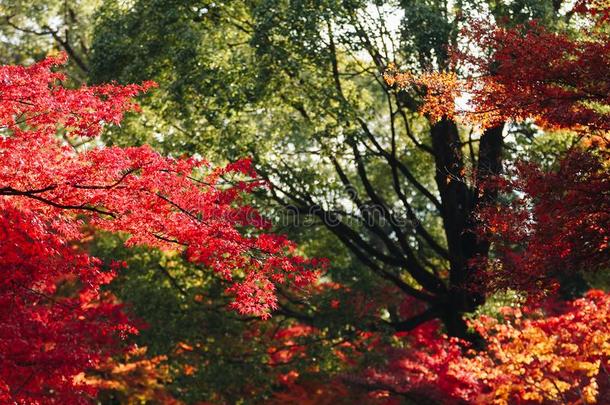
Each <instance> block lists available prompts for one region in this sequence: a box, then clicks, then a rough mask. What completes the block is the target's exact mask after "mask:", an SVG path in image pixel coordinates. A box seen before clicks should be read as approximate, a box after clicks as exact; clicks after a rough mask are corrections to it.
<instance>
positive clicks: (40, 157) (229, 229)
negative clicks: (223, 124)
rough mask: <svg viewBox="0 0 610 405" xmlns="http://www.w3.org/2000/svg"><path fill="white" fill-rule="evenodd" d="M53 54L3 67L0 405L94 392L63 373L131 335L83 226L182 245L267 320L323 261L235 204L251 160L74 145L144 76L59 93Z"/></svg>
mask: <svg viewBox="0 0 610 405" xmlns="http://www.w3.org/2000/svg"><path fill="white" fill-rule="evenodd" d="M64 62H65V57H64V56H60V57H56V58H48V59H46V60H44V61H42V62H40V63H37V64H34V65H32V66H29V67H23V66H2V67H0V131H1V132H0V213H1V218H0V232H1V233H2V238H1V241H0V270H1V271H2V272H3V277H2V282H1V283H0V302H2V304H3V305H2V307H1V308H2V309H1V310H0V318H2V321H1V322H0V357H1V358H2V361H0V399H1V400H2V401H3V402H4V401H9V399H10V400H12V401H17V402H19V403H21V402H23V403H54V401H57V403H62V404H66V403H72V402H74V403H78V402H81V401H84V400H85V399H84V398H85V397H84V396H83V394H84V393H85V392H89V393H92V392H93V389H92V388H91V387H87V386H85V385H83V384H81V383H78V382H76V381H75V380H74V378H73V377H74V376H75V375H77V374H78V373H80V372H81V371H84V370H86V369H87V368H89V367H92V366H95V365H96V364H98V363H99V362H100V360H102V359H104V358H105V357H107V356H108V355H110V354H112V348H113V347H114V346H115V345H116V343H117V337H118V336H119V335H120V334H122V333H124V332H128V333H133V332H134V331H135V329H134V328H133V327H132V326H130V324H129V322H128V321H127V319H125V317H124V315H122V313H121V311H120V307H119V306H118V305H116V304H115V303H113V302H112V300H111V298H110V297H107V295H106V294H103V293H101V292H100V286H101V285H103V284H106V283H108V282H109V281H110V280H111V279H112V278H113V273H112V272H109V271H104V270H102V266H101V263H99V261H98V260H97V259H95V258H92V257H90V256H88V255H87V254H85V253H83V252H81V251H79V249H78V248H77V247H75V246H74V245H75V244H77V242H78V241H79V240H80V239H82V238H83V226H84V225H85V224H86V225H88V226H93V227H95V228H98V229H104V230H109V231H114V232H125V233H128V234H129V240H128V243H130V244H144V245H148V246H152V247H158V248H162V249H174V250H180V251H182V252H183V254H184V255H185V256H186V257H187V258H188V259H189V260H191V261H193V262H195V263H198V264H200V265H202V266H204V267H206V268H209V269H211V270H212V271H214V272H216V273H217V274H218V275H219V276H220V277H223V278H224V279H226V280H228V281H229V282H230V287H229V288H228V290H227V291H228V292H229V293H232V294H234V295H235V297H236V298H235V301H234V303H233V304H232V307H233V308H235V309H236V310H237V311H239V312H241V313H244V314H246V313H247V314H253V315H258V316H263V317H266V316H269V313H270V311H271V310H273V309H274V308H275V306H276V300H277V299H276V296H275V294H274V286H275V284H278V283H281V284H290V285H296V286H304V285H306V284H308V283H310V282H311V281H312V280H313V279H314V277H315V268H316V267H317V266H318V265H320V264H321V262H320V261H316V260H306V259H304V258H302V257H300V256H297V255H295V254H294V245H293V244H292V243H291V242H289V241H288V240H286V238H284V237H283V236H278V235H273V234H268V233H262V232H261V231H262V230H264V229H265V228H267V227H268V223H267V221H265V220H264V219H263V218H262V217H261V216H260V215H259V214H258V213H257V211H256V210H255V209H254V208H252V207H250V206H248V205H246V204H244V203H243V201H242V200H241V198H242V195H243V194H244V193H247V192H249V191H251V190H252V189H253V188H254V187H257V186H259V185H260V183H259V182H257V181H255V179H254V180H253V179H252V177H253V176H255V173H254V171H253V169H252V166H251V162H250V161H249V160H241V161H238V162H235V163H233V164H230V165H228V166H226V167H224V168H213V167H211V166H210V165H209V164H208V163H206V162H204V161H198V160H195V159H174V158H170V157H164V156H161V155H159V154H158V153H156V152H154V151H153V150H152V149H150V148H149V147H134V148H116V147H110V148H105V147H102V146H98V147H93V148H88V149H86V150H84V151H79V150H78V148H74V147H73V146H72V144H71V143H70V142H71V141H74V140H75V139H80V140H83V139H84V140H90V142H89V143H96V142H97V141H96V140H95V139H94V138H95V137H96V136H97V135H98V134H99V133H100V131H101V130H102V129H103V128H104V127H105V126H107V125H111V124H118V123H119V122H120V120H121V119H122V117H123V114H124V113H125V112H127V111H130V110H134V109H137V106H136V105H135V104H134V103H133V101H132V98H133V97H134V96H135V95H136V94H138V93H140V92H143V91H146V90H147V89H148V88H150V87H151V86H152V84H151V83H145V84H143V85H130V86H115V85H103V86H91V87H87V86H84V87H81V88H78V89H67V88H65V87H63V86H62V85H61V80H62V79H63V76H62V75H61V74H59V73H56V72H54V71H53V67H54V66H56V65H58V64H62V63H64ZM235 182H236V183H235ZM322 264H323V263H322ZM62 286H63V287H62ZM66 286H67V287H66ZM68 287H70V288H68ZM64 290H66V291H67V292H66V291H64Z"/></svg>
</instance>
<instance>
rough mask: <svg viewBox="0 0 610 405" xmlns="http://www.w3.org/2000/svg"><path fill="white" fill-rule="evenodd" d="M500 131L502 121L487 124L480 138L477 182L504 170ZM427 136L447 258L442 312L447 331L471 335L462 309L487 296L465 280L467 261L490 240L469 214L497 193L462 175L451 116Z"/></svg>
mask: <svg viewBox="0 0 610 405" xmlns="http://www.w3.org/2000/svg"><path fill="white" fill-rule="evenodd" d="M502 131H503V125H500V126H497V127H494V128H490V129H488V130H486V131H485V132H484V134H483V135H482V137H481V139H480V144H479V158H478V165H477V172H476V181H477V184H480V183H481V181H484V180H485V179H487V178H488V177H489V176H494V175H497V174H499V173H500V172H501V170H502V144H503V138H502ZM431 136H432V148H433V151H434V157H435V165H436V175H435V179H436V184H437V187H438V190H439V194H440V197H441V203H442V212H441V215H442V218H443V226H444V229H445V236H446V238H447V246H448V249H449V259H450V269H449V270H450V276H449V288H448V292H447V296H445V297H439V300H441V301H442V302H441V308H443V311H442V313H441V316H440V317H441V319H442V321H443V323H444V325H445V327H446V329H447V333H448V334H449V335H451V336H456V337H460V338H467V339H472V336H468V333H467V327H466V323H465V321H464V319H463V315H464V313H466V312H471V311H473V310H475V309H476V308H477V307H478V306H480V305H482V304H483V303H484V302H485V298H484V296H483V295H482V294H480V293H477V292H474V291H473V290H472V288H471V286H470V285H469V283H472V282H473V280H471V279H470V276H471V275H472V269H471V267H470V265H469V262H470V260H471V259H473V258H474V257H476V256H479V255H482V256H485V255H487V253H488V251H489V243H488V242H487V241H485V240H481V239H480V238H479V237H477V235H476V233H475V231H474V227H475V226H476V224H475V222H474V218H473V214H474V212H475V210H476V209H477V207H478V206H479V205H480V204H481V203H485V202H488V201H491V200H492V199H493V198H495V195H493V193H491V192H489V191H485V190H479V189H478V188H477V187H476V186H475V187H471V186H469V184H468V182H467V179H466V178H465V170H464V159H463V153H462V141H461V139H460V137H459V133H458V128H457V125H456V124H455V123H454V122H452V121H450V120H446V119H444V120H441V121H439V122H438V123H436V124H434V125H433V126H432V129H431Z"/></svg>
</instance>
